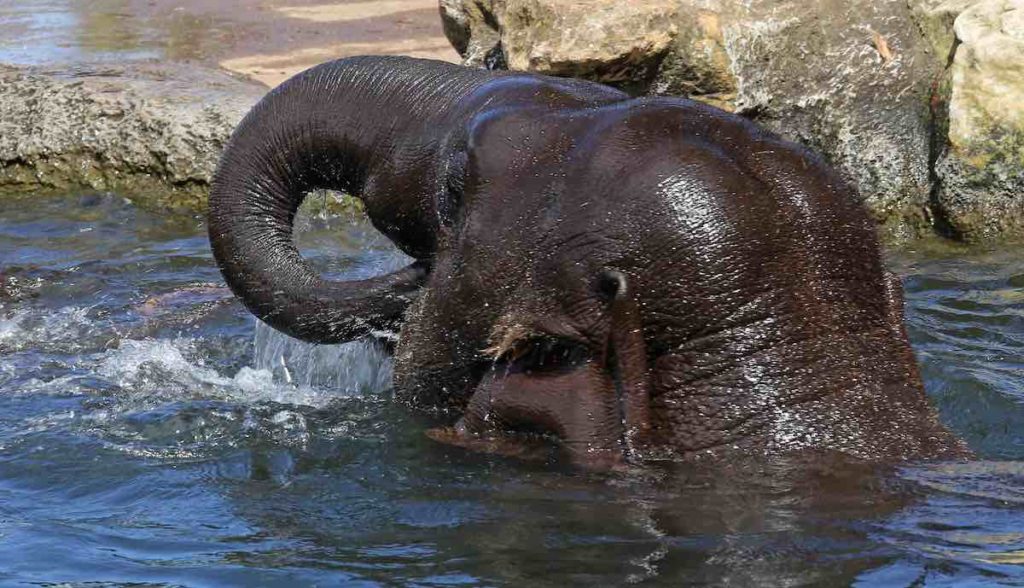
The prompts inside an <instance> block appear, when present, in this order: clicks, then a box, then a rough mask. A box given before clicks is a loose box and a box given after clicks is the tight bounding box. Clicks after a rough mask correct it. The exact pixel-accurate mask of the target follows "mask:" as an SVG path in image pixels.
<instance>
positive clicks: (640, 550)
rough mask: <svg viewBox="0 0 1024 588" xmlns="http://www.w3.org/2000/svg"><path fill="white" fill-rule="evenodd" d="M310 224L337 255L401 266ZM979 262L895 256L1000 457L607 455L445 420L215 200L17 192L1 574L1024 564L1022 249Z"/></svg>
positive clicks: (1, 332)
mask: <svg viewBox="0 0 1024 588" xmlns="http://www.w3.org/2000/svg"><path fill="white" fill-rule="evenodd" d="M306 224H307V225H309V227H308V228H309V229H310V230H309V231H307V232H306V233H305V234H304V237H303V239H302V241H301V243H302V245H303V248H304V250H305V251H306V252H307V255H308V256H309V257H311V258H312V259H314V261H315V262H316V263H317V264H318V265H319V266H320V267H321V268H322V269H323V270H324V271H326V272H328V273H331V274H334V275H344V276H365V275H371V274H374V273H379V272H381V271H383V270H385V269H389V268H392V267H396V265H397V264H401V263H402V260H401V259H397V256H396V254H395V253H394V252H392V251H391V249H390V248H389V247H387V246H386V245H385V244H383V243H381V242H380V240H379V239H378V238H376V237H374V234H373V233H372V231H370V230H368V229H367V228H366V227H363V226H361V225H358V224H350V223H344V222H341V221H339V220H337V219H322V218H313V219H311V220H307V221H306ZM957 257H959V259H956V258H942V257H934V256H931V257H930V256H926V255H916V254H910V253H906V254H900V255H898V256H894V257H893V258H892V260H891V265H892V266H893V267H894V268H895V269H896V270H897V271H899V272H900V273H901V275H903V276H904V278H905V284H906V287H907V303H908V326H909V330H910V335H911V338H912V339H913V341H914V344H915V347H916V349H917V352H918V355H919V357H920V359H921V362H922V367H923V373H924V376H925V379H926V384H927V388H928V392H929V394H930V395H931V396H932V398H933V399H934V400H935V402H936V404H937V405H938V406H939V408H940V410H941V412H942V415H943V419H944V421H945V422H947V423H949V424H950V426H951V427H952V428H954V429H955V430H956V431H957V432H958V433H959V434H961V435H963V436H964V437H965V438H967V439H968V440H969V442H970V444H971V446H972V447H973V448H974V449H975V450H976V451H977V452H978V455H979V458H978V460H977V461H974V462H971V463H966V464H937V465H927V466H920V465H918V466H908V467H904V468H901V469H899V470H895V471H885V470H877V469H870V468H864V467H863V466H858V465H856V464H847V463H829V464H817V465H816V466H815V467H810V466H807V465H806V464H788V463H780V464H774V465H772V466H754V465H747V464H731V465H723V466H722V467H721V468H716V469H713V470H710V471H709V470H707V469H702V470H694V469H690V468H685V467H673V468H659V469H656V470H652V471H649V472H646V473H644V474H636V475H631V476H602V475H596V474H586V473H581V472H575V471H570V470H565V469H560V468H557V467H553V466H548V465H542V464H528V463H520V462H516V461H509V460H505V459H502V458H498V457H493V456H483V455H477V454H470V453H466V452H463V451H461V450H458V449H456V448H449V447H444V446H439V445H436V444H434V443H432V442H431V441H429V440H428V439H427V438H426V437H425V436H424V435H423V431H424V430H425V429H426V428H428V427H430V426H432V425H434V424H435V423H433V422H432V421H431V419H430V417H428V416H425V415H420V414H415V413H411V412H409V411H407V410H405V409H403V408H402V407H400V406H398V405H396V404H395V403H393V402H391V401H390V399H389V394H388V391H387V385H388V381H389V376H390V363H389V359H388V358H387V356H386V355H385V354H384V353H383V352H382V351H381V350H379V349H377V348H375V347H374V346H372V345H370V344H349V345H342V346H321V347H313V346H309V345H304V344H300V343H297V342H294V341H291V340H288V339H285V338H284V337H282V336H280V335H278V334H276V333H275V332H273V331H270V330H269V329H266V328H264V327H260V326H257V325H256V324H255V321H254V319H252V318H251V317H250V316H249V315H248V313H247V312H245V311H244V309H242V308H241V306H240V305H239V304H238V303H237V302H236V301H235V300H234V299H233V298H231V297H230V296H229V295H228V294H227V293H226V292H225V291H224V290H223V289H222V288H221V287H220V284H221V281H220V277H219V275H218V273H217V271H216V269H215V268H214V266H213V264H212V262H211V259H210V254H209V251H208V245H207V242H206V238H205V234H204V232H203V227H202V225H201V223H200V221H198V220H196V219H189V218H175V219H165V218H161V217H157V216H153V215H150V214H147V213H144V212H141V211H139V210H137V209H136V208H134V207H133V206H132V205H131V204H130V203H128V202H126V201H124V200H122V199H120V198H117V197H113V196H89V197H83V198H68V199H52V200H33V201H28V200H23V201H6V202H0V272H2V276H3V277H2V278H0V582H3V583H16V584H17V583H26V584H46V583H60V582H75V583H78V582H98V583H107V584H131V583H146V584H168V585H256V584H259V585H274V584H279V585H284V586H295V585H308V584H327V585H338V584H353V585H360V584H363V585H374V584H388V585H390V584H394V583H407V584H411V585H421V586H433V585H453V584H455V585H495V584H512V585H521V584H541V585H544V584H554V583H563V584H564V583H566V582H573V583H578V584H582V585H620V584H624V583H640V584H651V585H658V584H671V585H679V584H702V583H712V584H722V583H732V584H737V585H743V586H745V585H804V584H815V585H844V584H851V583H853V584H857V585H864V586H878V585H892V586H919V585H949V584H958V585H962V584H973V585H991V584H1000V583H1003V584H1014V583H1024V570H1022V568H1021V567H1020V566H1021V564H1022V563H1024V490H1022V489H1024V461H1016V460H1021V459H1022V458H1024V408H1022V405H1021V397H1022V395H1024V359H1022V358H1024V293H1022V292H1024V290H1022V287H1024V254H1020V253H1017V252H1015V251H1002V252H995V253H986V254H971V255H966V256H965V255H963V254H960V255H958V256H957Z"/></svg>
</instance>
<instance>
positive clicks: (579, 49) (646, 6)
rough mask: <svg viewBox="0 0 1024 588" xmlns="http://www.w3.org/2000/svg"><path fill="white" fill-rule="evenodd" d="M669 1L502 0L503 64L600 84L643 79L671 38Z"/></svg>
mask: <svg viewBox="0 0 1024 588" xmlns="http://www.w3.org/2000/svg"><path fill="white" fill-rule="evenodd" d="M676 8H677V3H676V2H675V1H674V0H651V1H645V2H621V1H619V0H591V1H589V2H578V1H575V0H507V1H506V3H505V11H504V17H503V19H502V22H503V23H504V28H503V34H502V36H501V43H502V47H503V49H504V52H505V60H506V62H507V64H508V67H509V68H511V69H515V70H524V71H543V72H545V73H549V74H552V75H560V76H567V77H579V78H588V79H594V80H599V81H602V82H606V83H623V82H631V83H634V82H640V83H642V82H643V81H645V80H648V79H649V78H650V77H652V76H653V75H654V73H655V72H656V70H657V66H658V62H660V61H661V58H662V57H663V56H664V54H665V52H666V51H667V50H668V47H669V44H670V43H671V42H672V39H673V38H674V37H675V32H676V31H675V25H674V23H673V18H674V16H675V11H676Z"/></svg>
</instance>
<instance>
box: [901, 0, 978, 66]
mask: <svg viewBox="0 0 1024 588" xmlns="http://www.w3.org/2000/svg"><path fill="white" fill-rule="evenodd" d="M977 3H978V0H910V2H909V6H910V11H911V14H912V15H913V16H914V20H915V21H916V22H917V26H918V28H919V29H920V30H921V34H922V35H923V36H924V38H925V39H926V40H927V41H928V42H929V43H930V44H931V46H932V49H933V50H934V51H935V55H936V56H937V57H939V58H942V59H946V61H947V62H949V61H952V59H953V50H954V49H955V48H956V34H955V33H954V32H953V22H954V21H955V20H956V17H958V16H960V13H961V12H963V11H964V10H966V9H967V8H970V7H971V6H973V5H974V4H977Z"/></svg>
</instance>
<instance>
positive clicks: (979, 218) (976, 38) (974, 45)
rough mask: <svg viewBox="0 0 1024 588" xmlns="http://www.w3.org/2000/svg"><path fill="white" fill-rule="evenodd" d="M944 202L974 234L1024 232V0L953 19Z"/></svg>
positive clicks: (953, 220)
mask: <svg viewBox="0 0 1024 588" xmlns="http://www.w3.org/2000/svg"><path fill="white" fill-rule="evenodd" d="M954 29H955V32H956V37H957V40H958V41H959V46H958V47H956V54H955V57H954V59H953V64H952V67H951V68H950V77H949V110H948V141H947V145H946V149H945V150H944V151H943V153H942V154H941V156H940V157H939V160H938V162H937V164H936V168H935V171H936V176H937V179H938V181H939V185H938V186H937V188H938V190H937V202H938V205H939V207H940V209H941V211H942V213H943V216H944V220H945V221H946V222H947V223H948V224H949V225H950V228H951V229H952V231H953V232H954V233H955V234H956V235H958V236H960V237H961V238H963V239H964V240H968V241H983V240H992V239H995V238H1005V237H1024V0H984V1H982V2H977V3H975V4H974V5H973V6H971V7H969V8H967V9H966V10H964V11H963V12H962V13H961V14H960V15H959V16H958V17H957V18H956V21H955V26H954Z"/></svg>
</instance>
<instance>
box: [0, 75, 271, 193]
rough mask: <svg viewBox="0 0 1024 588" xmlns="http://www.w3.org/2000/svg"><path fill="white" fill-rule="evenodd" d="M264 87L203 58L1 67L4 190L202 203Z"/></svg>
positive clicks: (1, 177)
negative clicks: (201, 62) (199, 62)
mask: <svg viewBox="0 0 1024 588" xmlns="http://www.w3.org/2000/svg"><path fill="white" fill-rule="evenodd" d="M265 92H266V88H264V87H263V86H261V85H258V84H255V83H252V82H248V81H244V80H241V79H238V78H236V77H232V76H231V75H228V74H227V73H224V72H222V71H219V70H210V69H206V68H202V67H198V66H195V65H177V64H169V63H159V64H157V63H140V64H132V65H125V66H117V67H111V66H107V65H104V66H85V65H80V66H76V67H75V68H73V69H67V68H64V69H60V70H57V69H45V68H15V67H8V66H0V191H3V192H7V193H25V192H37V191H48V192H58V191H60V192H67V191H69V190H76V189H83V188H85V189H92V190H100V191H116V192H118V193H121V194H123V195H126V196H131V197H132V198H134V199H136V200H141V201H142V202H144V203H151V204H156V205H160V206H170V207H175V208H178V207H187V208H197V207H199V208H201V207H202V205H203V204H204V203H205V198H206V194H207V190H208V187H209V183H210V178H211V176H212V174H213V171H214V169H215V167H216V165H217V161H218V159H219V157H220V153H221V150H222V149H223V147H224V144H225V143H226V141H227V139H228V137H229V136H230V134H231V132H232V130H233V129H234V127H235V125H236V124H237V123H238V121H239V120H241V118H242V116H244V115H245V113H246V112H247V111H248V110H249V108H250V107H251V106H252V105H253V104H254V103H255V102H256V101H257V100H258V99H259V98H260V97H262V96H263V94H264V93H265Z"/></svg>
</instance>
